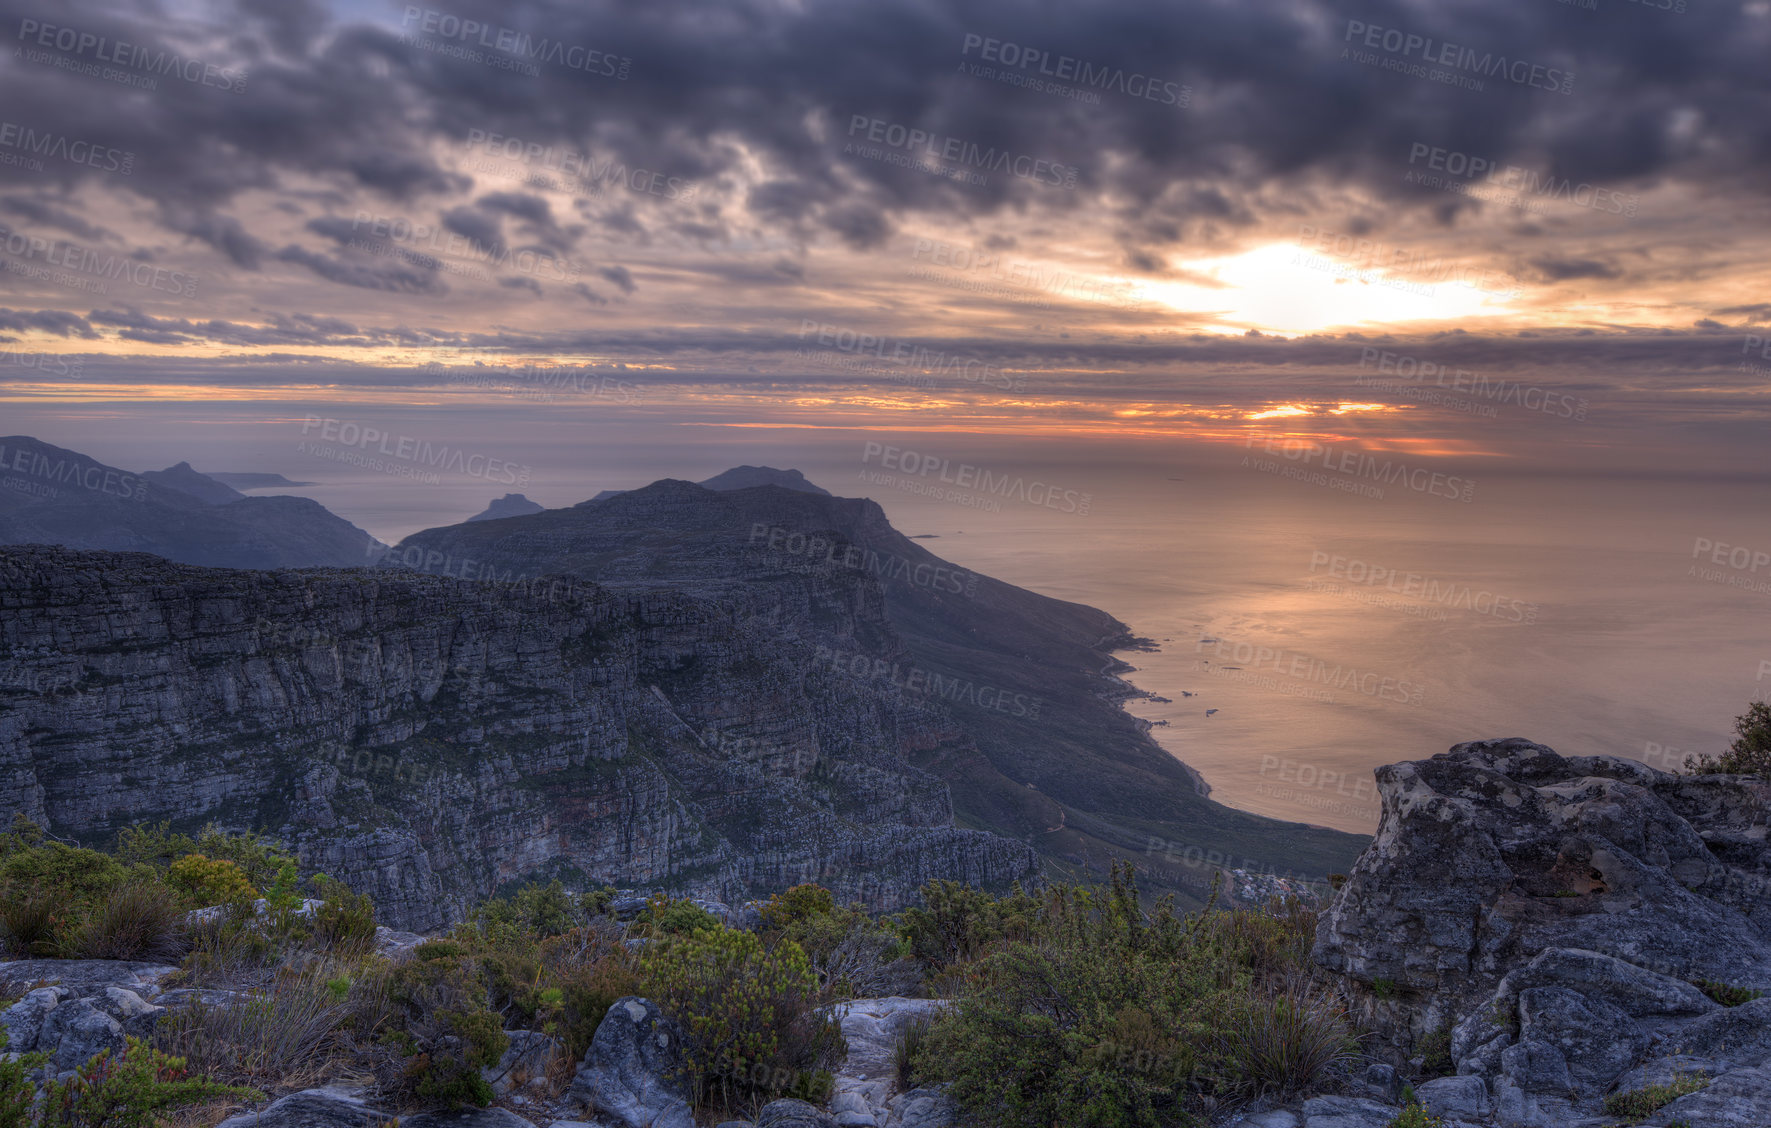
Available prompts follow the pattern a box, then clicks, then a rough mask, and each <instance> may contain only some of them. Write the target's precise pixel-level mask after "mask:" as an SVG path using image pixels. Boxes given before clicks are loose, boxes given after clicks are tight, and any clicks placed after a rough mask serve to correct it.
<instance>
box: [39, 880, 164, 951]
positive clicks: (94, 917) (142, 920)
mask: <svg viewBox="0 0 1771 1128" xmlns="http://www.w3.org/2000/svg"><path fill="white" fill-rule="evenodd" d="M183 915H184V914H183V913H182V912H181V911H180V910H179V907H178V905H177V903H176V902H174V901H173V900H172V898H170V897H168V896H167V895H166V890H165V887H164V886H160V885H156V884H150V883H146V882H141V883H135V882H132V883H130V884H127V885H120V886H117V887H116V888H114V889H112V890H111V891H110V892H109V893H107V894H106V895H105V896H104V898H103V899H102V900H100V901H99V903H98V904H97V905H96V906H95V907H94V908H93V910H92V912H91V914H90V915H89V916H87V918H86V919H85V920H84V921H83V922H82V923H81V924H80V925H79V927H78V928H77V929H75V930H74V931H73V933H72V934H71V936H70V937H69V940H68V942H67V945H66V947H67V954H68V955H70V956H72V957H73V958H75V959H83V960H174V959H178V958H180V957H182V956H183V955H184V953H185V952H186V950H187V948H188V945H187V944H186V942H185V936H184V924H183V919H182V918H183Z"/></svg>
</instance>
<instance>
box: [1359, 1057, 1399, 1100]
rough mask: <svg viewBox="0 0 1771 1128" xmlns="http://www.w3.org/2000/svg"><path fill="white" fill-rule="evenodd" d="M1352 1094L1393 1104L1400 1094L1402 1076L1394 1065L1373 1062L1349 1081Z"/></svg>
mask: <svg viewBox="0 0 1771 1128" xmlns="http://www.w3.org/2000/svg"><path fill="white" fill-rule="evenodd" d="M1349 1088H1351V1089H1352V1090H1353V1092H1352V1094H1351V1095H1353V1096H1358V1097H1366V1098H1369V1099H1370V1100H1374V1101H1379V1102H1381V1103H1384V1104H1395V1103H1396V1102H1397V1101H1398V1100H1399V1099H1400V1098H1401V1096H1402V1078H1400V1077H1398V1076H1397V1075H1396V1070H1395V1067H1393V1066H1389V1065H1385V1064H1384V1063H1383V1062H1373V1063H1372V1064H1370V1065H1368V1066H1366V1067H1365V1070H1364V1071H1363V1072H1362V1073H1360V1074H1359V1076H1358V1077H1356V1078H1354V1079H1353V1080H1352V1081H1351V1082H1349Z"/></svg>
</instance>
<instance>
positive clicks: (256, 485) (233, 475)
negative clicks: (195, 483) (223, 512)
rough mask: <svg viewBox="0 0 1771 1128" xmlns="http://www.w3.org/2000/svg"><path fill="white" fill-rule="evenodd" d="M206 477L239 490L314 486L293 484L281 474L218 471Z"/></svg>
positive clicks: (300, 483) (310, 483)
mask: <svg viewBox="0 0 1771 1128" xmlns="http://www.w3.org/2000/svg"><path fill="white" fill-rule="evenodd" d="M204 477H206V478H212V479H214V480H215V481H217V482H220V483H222V484H223V485H226V486H232V487H234V488H235V489H237V490H268V489H275V488H277V487H279V486H311V485H313V483H312V482H292V481H290V480H289V479H288V478H285V477H283V475H281V474H251V473H239V472H234V471H222V470H217V471H216V472H215V473H213V474H205V475H204Z"/></svg>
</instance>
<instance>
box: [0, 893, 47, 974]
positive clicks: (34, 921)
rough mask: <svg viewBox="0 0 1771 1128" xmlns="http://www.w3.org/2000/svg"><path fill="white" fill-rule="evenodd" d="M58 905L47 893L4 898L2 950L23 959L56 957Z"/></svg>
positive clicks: (0, 921)
mask: <svg viewBox="0 0 1771 1128" xmlns="http://www.w3.org/2000/svg"><path fill="white" fill-rule="evenodd" d="M58 904H59V901H58V899H57V897H56V896H55V894H54V893H51V892H47V891H43V892H35V893H22V892H21V893H20V894H18V895H16V896H6V897H0V946H3V947H4V950H5V951H6V952H7V953H8V954H10V955H14V956H19V957H21V958H23V957H30V956H51V955H54V954H55V934H56V931H57V929H58V928H59V926H60V924H61V916H60V914H59V913H58V912H57V911H56V910H57V907H58Z"/></svg>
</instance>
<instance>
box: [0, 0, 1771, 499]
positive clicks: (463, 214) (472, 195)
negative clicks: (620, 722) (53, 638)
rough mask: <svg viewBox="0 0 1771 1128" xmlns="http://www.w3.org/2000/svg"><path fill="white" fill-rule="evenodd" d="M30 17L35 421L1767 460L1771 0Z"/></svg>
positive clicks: (62, 434)
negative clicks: (273, 421) (562, 424)
mask: <svg viewBox="0 0 1771 1128" xmlns="http://www.w3.org/2000/svg"><path fill="white" fill-rule="evenodd" d="M1595 5H1596V6H1595ZM0 8H3V9H4V13H5V15H4V23H3V25H0V26H4V28H5V32H6V37H7V39H8V40H9V41H10V47H9V49H8V50H7V51H5V52H4V54H0V107H3V109H0V181H3V188H0V266H3V267H4V271H3V272H0V350H3V351H0V383H3V385H4V389H3V391H0V402H4V403H5V404H6V405H7V406H6V408H5V409H4V410H5V411H6V413H7V414H8V415H12V416H14V418H15V419H17V420H19V421H20V422H19V423H18V424H15V425H9V426H7V427H6V428H5V430H6V431H8V432H28V433H38V434H43V435H45V437H52V436H53V438H54V440H55V441H60V442H63V443H64V444H65V445H74V446H79V445H80V444H79V443H78V442H76V441H74V440H76V439H77V438H78V437H79V428H80V427H81V426H83V425H84V423H85V421H89V420H90V421H92V422H93V423H95V424H96V423H97V422H99V421H101V420H106V421H109V424H110V425H111V426H113V427H115V426H117V425H119V424H124V423H126V422H127V421H128V420H129V419H130V418H131V417H132V413H135V412H139V411H145V410H147V409H148V408H149V406H150V405H157V406H156V408H155V409H156V410H162V416H161V417H164V418H171V417H172V416H166V415H164V413H163V409H165V408H166V407H168V406H169V405H170V406H176V405H180V404H183V405H189V407H190V411H189V412H187V413H185V414H183V415H177V418H178V419H179V420H181V421H182V422H183V423H185V424H187V425H188V426H189V427H190V428H192V429H196V427H197V421H200V420H206V419H207V420H213V421H216V422H218V423H224V424H225V421H227V420H238V419H241V418H244V417H249V416H251V415H252V414H253V413H254V412H259V413H261V414H263V415H264V416H265V417H267V418H268V417H271V416H279V417H290V418H295V417H299V416H300V415H301V414H302V413H303V412H304V411H306V412H315V413H319V414H326V415H338V414H340V413H341V412H350V411H357V412H363V413H373V412H381V411H402V410H407V409H410V410H418V411H421V410H426V409H434V408H437V407H439V406H442V407H447V408H450V409H471V411H472V412H473V413H475V416H476V417H478V418H482V419H485V420H487V421H488V425H489V426H490V425H509V424H511V423H513V422H520V421H522V420H524V419H531V418H533V419H540V418H546V419H549V420H551V421H553V422H555V423H557V422H559V421H560V420H570V419H572V418H574V417H575V416H577V415H583V416H584V417H585V418H586V419H595V420H598V421H604V422H606V421H609V420H619V421H631V422H632V423H633V424H634V425H636V426H637V425H642V424H643V425H647V426H653V427H660V428H662V427H669V428H674V429H675V430H674V431H673V432H672V433H673V435H675V436H676V438H675V440H674V441H680V442H685V443H686V442H693V441H694V433H693V432H692V431H691V430H689V429H688V428H690V427H691V426H693V427H697V428H701V429H703V430H705V429H706V428H708V427H713V428H722V429H736V430H754V431H758V432H759V433H762V432H766V433H767V434H769V435H779V434H781V433H783V432H784V431H786V430H792V429H796V428H852V429H857V430H862V431H868V430H872V429H877V428H886V429H890V430H891V431H893V432H894V433H914V432H918V431H940V432H949V433H956V434H961V435H964V434H977V435H993V436H1004V435H1020V436H1025V437H1026V438H1027V439H1028V440H1030V441H1032V440H1037V439H1038V438H1040V437H1042V436H1054V437H1055V436H1062V435H1069V436H1081V437H1086V438H1090V439H1095V440H1105V439H1116V438H1118V437H1120V436H1135V437H1138V438H1140V439H1146V440H1148V441H1151V442H1165V441H1197V442H1219V443H1236V444H1243V443H1245V442H1246V441H1247V440H1248V437H1249V436H1251V435H1260V436H1275V435H1287V436H1299V437H1308V438H1313V439H1323V438H1333V439H1337V440H1343V441H1346V442H1351V443H1356V444H1358V445H1359V446H1360V447H1361V448H1364V449H1372V450H1384V451H1402V452H1407V453H1410V454H1414V455H1418V456H1421V457H1428V458H1432V457H1440V456H1444V457H1448V458H1452V459H1461V460H1465V461H1474V462H1480V463H1481V464H1483V465H1484V467H1485V468H1486V469H1488V471H1489V472H1496V471H1497V470H1502V471H1504V470H1505V469H1506V468H1509V467H1517V468H1526V467H1555V468H1565V469H1582V470H1594V471H1608V472H1620V473H1648V474H1657V473H1658V474H1686V473H1695V474H1751V475H1757V474H1762V473H1764V472H1765V471H1766V470H1767V469H1771V467H1768V466H1767V445H1766V443H1765V442H1764V434H1765V431H1764V427H1765V424H1766V421H1767V420H1766V415H1767V407H1768V404H1767V395H1766V375H1767V373H1771V351H1767V350H1766V349H1764V347H1763V339H1766V338H1771V293H1768V292H1767V286H1766V282H1767V276H1768V274H1771V253H1768V252H1771V238H1768V235H1771V224H1767V223H1766V222H1764V221H1765V219H1766V218H1767V217H1768V216H1771V210H1768V208H1767V193H1768V192H1771V178H1768V177H1767V172H1768V171H1771V169H1768V166H1771V96H1768V87H1771V68H1767V66H1766V59H1767V58H1771V3H1766V2H1765V0H1754V2H1751V3H1746V4H1736V3H1720V2H1716V0H1655V2H1654V3H1637V2H1626V0H1591V2H1590V3H1558V2H1556V0H1509V2H1507V3H1498V4H1497V3H1493V2H1488V3H1467V2H1459V3H1432V4H1427V3H1398V2H1372V3H1367V2H1358V3H1346V4H1336V5H1327V4H1315V3H1303V2H1283V3H1282V2H1272V0H1256V2H1252V3H1248V2H1233V3H1232V2H1224V3H1179V4H1177V3H1153V2H1147V0H1107V2H1104V3H1090V4H1075V3H1070V4H1024V3H1023V4H1010V3H995V2H944V3H939V4H936V3H928V2H915V0H880V2H870V3H849V2H830V0H803V2H799V0H779V2H755V0H734V2H722V3H718V4H712V3H709V4H697V5H693V6H691V5H682V4H672V3H656V2H640V0H634V2H630V3H620V2H612V3H578V2H575V3H537V2H518V3H487V2H479V0H449V2H448V4H447V6H445V7H425V6H408V5H403V4H382V3H371V2H367V0H350V2H340V3H335V4H330V5H328V4H322V3H313V2H310V0H232V2H228V3H224V2H221V0H215V2H212V3H210V2H166V3H151V2H148V0H141V2H138V3H133V4H127V5H125V4H119V3H115V2H112V3H91V2H88V0H63V2H58V3H54V4H50V3H46V2H44V0H34V2H24V3H19V2H14V0H5V2H4V3H0ZM1680 9H1683V10H1680ZM1473 170H1479V171H1475V174H1474V175H1472V171H1473ZM76 360H77V361H78V363H77V364H76V363H75V361H76ZM1429 366H1437V367H1436V368H1433V367H1429ZM1423 373H1426V374H1425V375H1423ZM549 387H552V388H553V389H554V390H560V389H562V388H565V389H569V394H568V392H564V391H563V392H562V393H561V394H558V395H553V396H552V397H551V398H544V397H543V396H542V395H540V394H537V393H538V390H541V389H547V388H549ZM1489 408H1492V409H1493V410H1492V411H1489V410H1486V409H1489ZM174 414H175V415H176V413H174ZM493 421H496V423H494V422H493ZM759 441H760V439H759ZM99 445H100V446H102V444H99ZM172 445H175V444H172ZM92 453H94V454H100V455H102V454H103V451H102V450H101V449H94V450H93V451H92ZM755 460H756V461H763V460H764V459H763V458H762V457H760V456H759V457H758V458H757V459H755ZM233 468H240V469H245V468H249V467H233Z"/></svg>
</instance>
